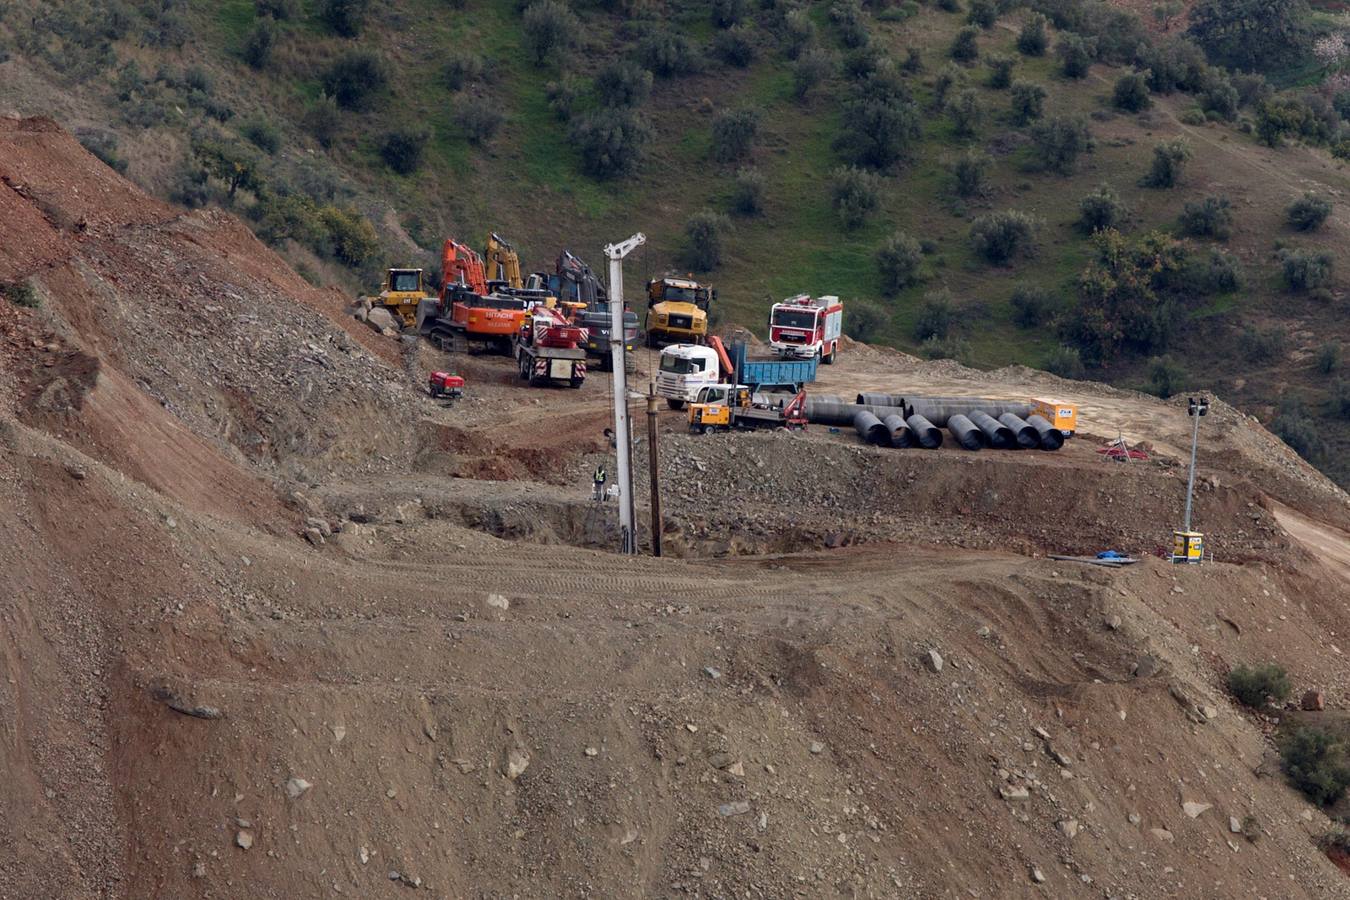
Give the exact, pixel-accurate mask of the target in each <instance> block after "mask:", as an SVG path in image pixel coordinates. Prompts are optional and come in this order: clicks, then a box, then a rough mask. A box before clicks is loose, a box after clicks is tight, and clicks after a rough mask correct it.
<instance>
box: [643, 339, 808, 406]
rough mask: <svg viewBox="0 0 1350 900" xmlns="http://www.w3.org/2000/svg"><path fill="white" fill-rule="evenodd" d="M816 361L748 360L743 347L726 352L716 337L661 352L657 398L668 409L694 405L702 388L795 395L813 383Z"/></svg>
mask: <svg viewBox="0 0 1350 900" xmlns="http://www.w3.org/2000/svg"><path fill="white" fill-rule="evenodd" d="M817 362H818V360H817V359H816V358H815V357H812V358H810V359H803V360H787V359H779V358H773V359H750V355H749V352H748V350H747V348H746V345H745V343H744V342H742V341H735V342H733V343H732V345H731V349H730V350H728V349H727V348H726V346H725V345H724V344H723V343H722V340H721V339H720V338H718V337H716V336H713V337H711V338H709V339H708V343H707V345H700V344H673V345H671V346H669V347H666V348H664V349H663V350H662V351H661V363H660V368H659V369H658V370H657V373H656V394H657V396H659V397H664V398H666V405H667V406H669V407H670V408H671V409H682V408H683V407H684V405H685V404H686V403H692V402H695V401H697V399H698V396H699V393H700V392H701V391H702V390H703V388H705V387H708V386H710V385H715V384H727V383H731V382H732V379H733V378H734V379H735V383H737V384H742V385H748V386H751V387H756V388H763V387H776V388H781V389H783V390H790V391H791V392H793V393H795V392H797V391H799V390H801V387H802V385H805V384H809V383H811V382H813V381H815V380H816V365H817Z"/></svg>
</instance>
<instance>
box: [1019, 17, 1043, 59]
mask: <svg viewBox="0 0 1350 900" xmlns="http://www.w3.org/2000/svg"><path fill="white" fill-rule="evenodd" d="M1046 24H1047V23H1046V19H1045V16H1043V15H1041V14H1040V13H1032V14H1031V16H1030V17H1029V18H1028V19H1027V21H1026V23H1025V24H1024V25H1023V26H1022V30H1021V31H1020V32H1018V34H1017V52H1019V53H1021V54H1022V55H1023V56H1044V55H1045V51H1046V50H1047V49H1048V48H1049V46H1050V36H1049V35H1048V34H1047V33H1046Z"/></svg>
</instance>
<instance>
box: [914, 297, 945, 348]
mask: <svg viewBox="0 0 1350 900" xmlns="http://www.w3.org/2000/svg"><path fill="white" fill-rule="evenodd" d="M953 322H954V315H953V312H952V299H951V295H950V294H948V293H947V292H946V291H934V292H933V293H931V294H927V295H925V296H924V298H923V306H921V307H920V308H919V315H918V318H916V319H915V320H914V340H916V341H919V342H921V343H922V342H923V341H927V340H930V339H932V338H937V339H938V340H943V339H945V338H946V337H947V336H948V335H949V334H951V330H952V326H953Z"/></svg>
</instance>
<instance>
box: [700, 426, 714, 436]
mask: <svg viewBox="0 0 1350 900" xmlns="http://www.w3.org/2000/svg"><path fill="white" fill-rule="evenodd" d="M714 430H715V429H714V428H713V427H712V426H711V425H704V426H702V427H701V428H700V429H699V432H700V433H701V434H712V433H713V431H714Z"/></svg>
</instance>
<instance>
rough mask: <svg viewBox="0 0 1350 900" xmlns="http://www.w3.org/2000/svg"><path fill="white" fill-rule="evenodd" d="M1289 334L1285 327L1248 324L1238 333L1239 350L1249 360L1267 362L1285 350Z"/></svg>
mask: <svg viewBox="0 0 1350 900" xmlns="http://www.w3.org/2000/svg"><path fill="white" fill-rule="evenodd" d="M1287 338H1288V335H1287V334H1286V333H1285V330H1284V329H1283V328H1280V327H1278V326H1275V327H1271V328H1257V327H1256V326H1255V325H1248V326H1247V327H1246V328H1244V329H1242V334H1240V335H1238V351H1239V352H1241V353H1242V355H1243V357H1244V358H1245V360H1246V361H1247V362H1266V361H1268V360H1270V359H1273V358H1274V357H1276V356H1279V355H1280V354H1282V353H1283V352H1284V347H1285V343H1286V341H1287Z"/></svg>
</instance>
